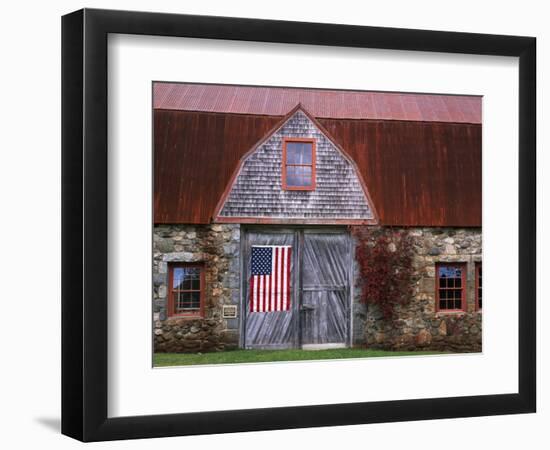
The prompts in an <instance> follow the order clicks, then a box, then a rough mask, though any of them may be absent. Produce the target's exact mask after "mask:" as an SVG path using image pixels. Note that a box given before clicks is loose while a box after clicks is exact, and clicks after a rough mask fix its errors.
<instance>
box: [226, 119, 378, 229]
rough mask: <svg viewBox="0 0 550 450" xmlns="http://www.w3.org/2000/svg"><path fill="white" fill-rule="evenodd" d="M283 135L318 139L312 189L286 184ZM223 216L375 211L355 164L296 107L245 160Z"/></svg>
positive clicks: (364, 215)
mask: <svg viewBox="0 0 550 450" xmlns="http://www.w3.org/2000/svg"><path fill="white" fill-rule="evenodd" d="M283 137H294V138H296V137H300V138H314V139H316V151H317V158H316V159H317V161H316V189H315V190H314V191H286V190H283V189H282V179H281V171H282V145H283ZM219 217H220V218H224V217H247V218H249V217H258V218H262V217H265V218H283V219H320V220H331V219H340V220H341V219H355V220H372V219H374V214H373V212H372V209H371V207H370V205H369V204H368V200H367V197H366V195H365V192H364V190H363V187H362V185H361V182H360V180H359V178H358V176H357V174H356V172H355V168H354V166H353V165H352V164H351V163H350V162H349V161H348V160H347V159H346V158H345V157H344V155H343V154H342V153H341V152H340V150H339V149H338V148H337V147H336V146H335V145H334V144H333V143H332V142H331V141H330V140H329V139H328V138H327V137H326V136H325V135H324V134H323V133H322V132H321V131H320V130H319V129H318V128H317V126H316V125H315V124H314V123H313V122H312V121H311V120H310V119H309V118H308V117H307V116H306V115H305V114H304V113H303V112H302V111H300V110H298V111H296V112H295V113H294V114H293V115H292V116H291V117H290V118H289V119H288V120H287V121H286V122H285V123H284V124H283V125H282V126H281V128H279V130H277V131H276V132H275V133H274V134H272V135H271V136H270V137H269V138H268V139H267V140H266V141H265V142H264V143H262V144H261V145H260V146H259V147H258V148H257V149H256V150H255V151H254V152H253V153H252V154H251V155H250V156H249V157H248V158H247V159H246V160H245V161H244V162H243V164H242V167H241V170H240V172H239V174H238V176H237V177H236V179H235V182H234V184H233V187H232V188H231V191H230V192H229V195H228V197H227V199H226V201H225V204H224V205H223V206H222V208H221V211H220V214H219Z"/></svg>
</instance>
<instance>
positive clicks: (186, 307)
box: [168, 263, 205, 317]
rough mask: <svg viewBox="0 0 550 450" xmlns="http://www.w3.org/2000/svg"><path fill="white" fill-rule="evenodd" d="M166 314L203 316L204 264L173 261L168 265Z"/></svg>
mask: <svg viewBox="0 0 550 450" xmlns="http://www.w3.org/2000/svg"><path fill="white" fill-rule="evenodd" d="M168 278H169V292H168V316H184V317H186V316H187V317H203V316H204V287H205V286H204V266H203V265H202V264H186V263H173V264H170V266H169V277H168Z"/></svg>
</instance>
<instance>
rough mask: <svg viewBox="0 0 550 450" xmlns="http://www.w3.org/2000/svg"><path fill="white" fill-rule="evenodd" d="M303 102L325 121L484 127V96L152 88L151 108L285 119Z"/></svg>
mask: <svg viewBox="0 0 550 450" xmlns="http://www.w3.org/2000/svg"><path fill="white" fill-rule="evenodd" d="M298 103H301V104H302V105H303V106H304V107H305V109H307V110H308V111H309V112H310V113H311V114H312V115H313V116H314V117H317V118H326V119H371V120H404V121H416V122H451V123H471V124H480V123H481V97H479V96H459V95H434V94H429V95H428V94H406V93H391V92H368V91H341V90H339V91H337V90H324V89H301V88H275V87H250V86H232V85H204V84H186V83H161V82H158V83H154V84H153V108H154V109H166V110H180V111H196V112H219V113H233V114H251V115H266V116H284V115H285V114H286V113H288V112H289V111H290V110H291V109H292V108H294V107H295V106H296V105H297V104H298Z"/></svg>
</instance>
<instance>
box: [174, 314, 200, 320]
mask: <svg viewBox="0 0 550 450" xmlns="http://www.w3.org/2000/svg"><path fill="white" fill-rule="evenodd" d="M170 319H188V320H197V319H204V316H200V315H195V316H190V315H173V316H168V317H167V318H166V320H170Z"/></svg>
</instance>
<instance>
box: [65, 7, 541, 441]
mask: <svg viewBox="0 0 550 450" xmlns="http://www.w3.org/2000/svg"><path fill="white" fill-rule="evenodd" d="M109 33H122V34H136V35H151V36H177V37H192V38H209V39H230V40H239V41H259V42H278V43H290V44H310V45H326V46H343V47H368V48H378V49H392V50H415V51H429V52H447V53H465V54H477V55H501V56H516V57H519V105H518V108H519V142H518V144H519V145H518V152H519V292H518V302H519V305H518V306H519V323H518V327H519V389H518V393H511V394H499V395H480V396H470V397H453V398H430V399H418V400H401V401H379V402H367V403H347V404H337V405H312V406H300V407H293V406H290V407H279V408H265V409H249V410H234V411H211V412H200V413H184V414H169V415H152V416H151V415H147V416H135V417H117V418H108V417H107V392H108V383H107V317H108V315H107V189H108V187H107V95H108V92H107V36H108V34H109ZM535 72H536V39H535V38H533V37H519V36H503V35H488V34H472V33H457V32H438V31H422V30H410V29H396V28H377V27H364V26H350V25H333V24H320V23H301V22H285V21H271V20H258V19H243V18H227V17H208V16H191V15H172V14H157V13H145V12H128V11H108V10H93V9H84V10H80V11H76V12H74V13H71V14H68V15H66V16H64V17H63V18H62V433H63V434H66V435H68V436H71V437H73V438H76V439H79V440H82V441H103V440H113V439H131V438H149V437H161V436H179V435H194V434H213V433H228V432H239V431H255V430H274V429H283V428H300V427H320V426H330V425H351V424H363V423H377V422H397V421H408V420H425V419H437V418H455V417H468V416H486V415H497V414H515V413H530V412H535V409H536V339H535V336H536V320H535V318H536V311H535V304H536V275H535V274H536V270H535V268H536V267H535V264H536V248H535V246H536V233H535V231H536V226H535V221H536V192H535V184H536V155H535V144H536V103H535V91H536V75H535Z"/></svg>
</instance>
